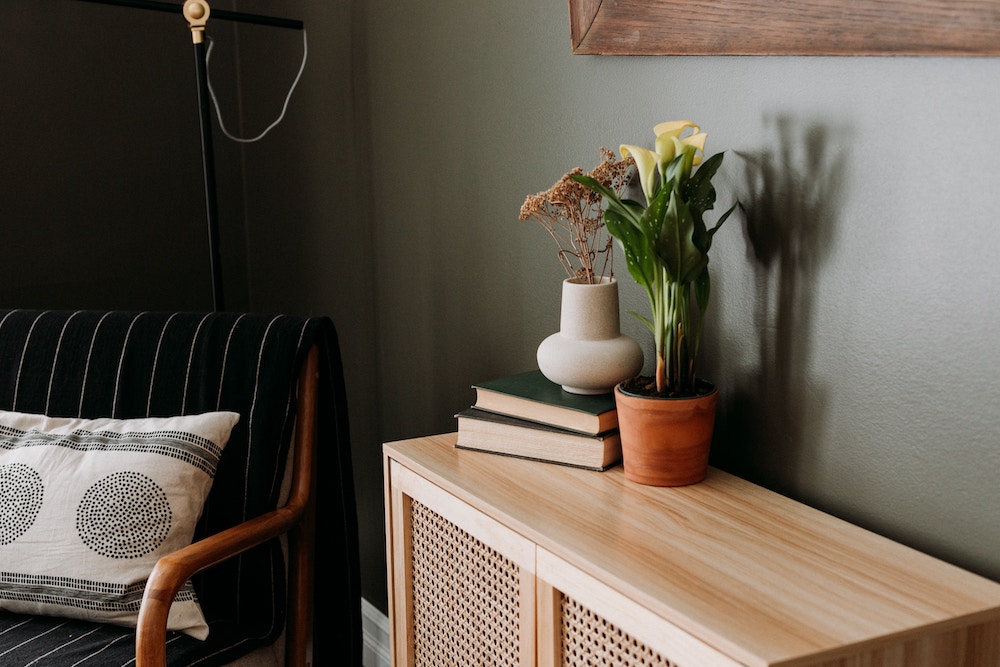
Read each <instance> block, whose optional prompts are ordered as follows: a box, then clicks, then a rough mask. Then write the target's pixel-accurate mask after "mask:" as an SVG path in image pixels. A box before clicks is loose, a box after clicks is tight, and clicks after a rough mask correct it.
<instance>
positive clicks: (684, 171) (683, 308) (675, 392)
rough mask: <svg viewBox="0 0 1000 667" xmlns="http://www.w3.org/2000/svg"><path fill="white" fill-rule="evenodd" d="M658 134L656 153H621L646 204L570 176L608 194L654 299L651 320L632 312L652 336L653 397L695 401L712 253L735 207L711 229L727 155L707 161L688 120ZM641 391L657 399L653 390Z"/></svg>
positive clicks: (612, 219)
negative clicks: (716, 181) (708, 215)
mask: <svg viewBox="0 0 1000 667" xmlns="http://www.w3.org/2000/svg"><path fill="white" fill-rule="evenodd" d="M653 132H654V133H655V134H656V143H655V147H654V149H653V150H649V149H647V148H642V147H641V146H632V145H626V144H623V145H622V146H621V147H620V148H619V152H620V153H621V155H622V157H623V158H625V157H627V156H632V158H633V159H634V160H635V164H636V168H637V170H638V172H639V182H640V185H641V187H642V192H643V195H644V196H645V199H646V203H645V205H643V204H641V203H640V202H637V201H635V200H632V199H622V198H621V197H620V196H619V195H618V193H617V192H616V191H615V190H613V189H611V188H609V187H607V186H605V185H603V184H602V183H601V182H599V181H597V180H596V179H594V178H592V177H590V176H587V175H585V174H574V175H573V176H572V178H573V179H574V180H576V181H578V182H579V183H582V184H583V185H585V186H587V187H588V188H590V189H592V190H594V191H595V192H598V193H600V194H601V195H602V196H603V198H604V201H605V205H606V208H605V211H604V223H605V225H606V226H607V229H608V233H610V234H611V236H612V237H614V238H615V239H616V240H617V241H618V243H619V245H620V246H621V248H622V250H623V251H624V254H625V262H626V264H627V266H628V270H629V273H630V274H631V275H632V278H633V279H635V281H636V282H637V283H639V285H641V286H642V287H643V288H644V289H645V290H646V293H647V295H648V296H649V305H650V309H651V311H652V312H651V317H650V318H646V317H643V316H642V315H639V314H638V313H632V314H633V315H635V316H636V317H637V318H639V319H640V320H641V321H642V322H644V323H645V325H646V326H647V327H649V329H650V331H652V333H653V340H654V346H655V352H656V376H655V392H656V395H658V396H669V397H683V396H696V395H698V394H699V393H701V392H700V391H699V388H698V379H697V376H696V374H695V361H696V360H697V358H698V348H699V343H700V340H701V330H702V319H703V318H704V316H705V311H706V309H707V308H708V301H709V296H710V293H711V283H710V279H709V274H708V251H709V249H710V248H711V247H712V237H713V236H714V235H715V232H716V231H718V230H719V228H720V227H721V226H722V224H723V223H724V222H725V221H726V219H727V218H728V217H729V215H730V214H731V213H732V212H733V210H734V209H735V208H736V206H737V205H738V202H737V203H736V204H733V205H732V206H731V207H730V208H729V210H727V211H726V212H725V213H723V214H722V216H720V218H719V220H718V222H716V224H715V226H713V227H712V228H711V229H709V228H707V226H706V224H705V219H704V214H705V212H706V211H709V210H711V209H712V208H713V206H714V204H715V197H716V193H715V188H714V186H713V185H712V177H713V176H715V173H716V171H718V169H719V167H720V166H721V165H722V158H723V154H722V153H717V154H715V155H713V156H712V157H710V158H708V159H703V157H704V148H705V139H706V137H707V135H706V133H704V132H702V131H701V128H700V127H699V126H698V125H695V124H694V123H692V122H690V121H670V122H666V123H660V124H658V125H656V126H655V127H654V128H653ZM695 167H697V169H695ZM692 294H693V296H694V306H695V307H694V308H692V302H691V297H692ZM639 393H643V394H652V393H653V387H652V386H649V387H647V388H644V389H641V390H640V391H639Z"/></svg>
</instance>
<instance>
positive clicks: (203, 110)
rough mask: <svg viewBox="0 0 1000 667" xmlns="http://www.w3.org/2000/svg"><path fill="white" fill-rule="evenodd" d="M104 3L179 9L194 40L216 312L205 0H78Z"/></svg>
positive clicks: (219, 305) (239, 17)
mask: <svg viewBox="0 0 1000 667" xmlns="http://www.w3.org/2000/svg"><path fill="white" fill-rule="evenodd" d="M81 1H82V2H96V3H101V4H105V5H119V6H122V7H133V8H136V9H151V10H156V11H163V12H174V13H177V12H180V13H183V15H184V18H185V19H187V21H188V25H189V26H190V28H191V40H192V42H193V43H194V65H195V78H196V83H197V85H198V107H199V112H200V121H201V122H200V126H201V162H202V170H203V172H204V177H205V207H206V217H207V218H208V251H209V263H210V267H211V271H212V303H213V306H214V308H215V310H216V311H222V310H224V309H225V304H224V301H223V288H222V263H221V253H220V252H219V210H218V209H219V207H218V202H217V199H216V191H215V190H216V187H215V154H214V151H213V149H212V117H211V113H210V107H209V94H208V70H207V65H206V54H205V26H206V24H207V23H208V18H209V16H210V15H211V14H212V10H211V8H210V7H209V6H208V2H206V1H205V0H185V2H184V4H183V5H176V4H173V3H169V2H158V1H156V0H81ZM215 18H217V19H224V20H227V21H238V22H241V23H255V24H258V25H269V26H275V27H279V28H293V29H296V30H302V29H303V24H302V21H297V20H294V19H283V18H278V17H274V16H263V15H260V14H247V13H245V12H229V11H224V10H223V11H216V12H215Z"/></svg>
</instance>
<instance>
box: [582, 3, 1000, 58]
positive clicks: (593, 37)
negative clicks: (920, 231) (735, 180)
mask: <svg viewBox="0 0 1000 667" xmlns="http://www.w3.org/2000/svg"><path fill="white" fill-rule="evenodd" d="M569 18H570V37H571V41H572V48H573V53H574V54H588V55H637V56H638V55H815V56H821V55H828V56H893V55H896V56H904V55H905V56H996V55H1000V2H998V0H851V1H850V2H848V1H847V0H569Z"/></svg>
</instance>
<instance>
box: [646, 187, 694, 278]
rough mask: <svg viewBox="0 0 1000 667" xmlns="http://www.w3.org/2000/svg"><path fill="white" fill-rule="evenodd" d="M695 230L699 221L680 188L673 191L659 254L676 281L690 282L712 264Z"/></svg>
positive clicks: (658, 241)
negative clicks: (701, 246) (696, 219)
mask: <svg viewBox="0 0 1000 667" xmlns="http://www.w3.org/2000/svg"><path fill="white" fill-rule="evenodd" d="M657 199H658V200H659V199H660V198H659V197H657ZM650 208H652V207H650ZM694 230H695V222H694V220H693V219H692V217H691V212H690V210H689V209H688V206H687V203H686V202H685V201H684V200H683V198H681V197H680V195H679V194H678V193H677V191H676V190H674V191H672V192H671V193H670V203H669V206H668V207H667V210H666V214H665V215H664V217H663V220H662V223H661V227H660V233H659V237H658V239H657V243H656V253H657V255H658V256H659V258H660V260H661V261H662V262H663V266H664V268H665V269H666V271H667V275H668V276H669V277H670V280H672V281H673V282H676V283H681V284H687V283H690V282H691V280H692V279H693V278H694V277H695V276H697V275H698V273H699V272H700V271H701V269H702V267H704V265H705V264H707V263H708V256H707V255H705V254H704V253H702V251H701V250H699V248H698V246H697V245H695V243H694Z"/></svg>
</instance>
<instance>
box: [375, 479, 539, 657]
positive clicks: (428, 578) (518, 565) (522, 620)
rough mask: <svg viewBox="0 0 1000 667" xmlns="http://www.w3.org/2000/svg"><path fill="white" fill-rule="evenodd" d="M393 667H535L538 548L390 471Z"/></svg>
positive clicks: (462, 505) (418, 481) (450, 498)
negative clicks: (396, 634)
mask: <svg viewBox="0 0 1000 667" xmlns="http://www.w3.org/2000/svg"><path fill="white" fill-rule="evenodd" d="M390 475H391V480H392V482H391V492H390V496H391V499H390V502H391V508H390V515H391V517H392V522H393V526H394V528H393V531H392V533H393V537H392V541H393V544H392V545H391V554H392V556H391V557H392V561H393V563H392V570H393V571H395V572H396V576H395V577H394V578H393V582H391V590H392V593H391V597H392V605H391V606H392V607H393V610H392V611H393V618H394V623H393V625H394V627H395V628H399V629H402V630H404V631H405V634H406V641H405V642H400V641H399V639H398V638H394V639H393V644H394V646H395V648H396V654H395V665H396V666H397V667H401V666H402V665H414V666H415V667H450V666H453V665H491V666H492V665H496V666H497V667H505V666H507V665H532V664H534V652H535V634H534V633H535V629H534V607H535V583H534V545H533V544H532V543H530V542H528V541H526V540H525V539H524V538H522V537H520V536H519V535H517V534H516V533H514V532H513V531H511V530H509V529H507V528H506V527H504V526H503V525H501V524H499V523H498V522H496V521H494V520H493V519H490V518H489V517H487V516H486V515H484V514H482V513H480V512H478V511H477V510H476V509H474V508H472V507H471V506H469V505H468V504H466V503H464V502H462V501H461V500H459V499H457V498H455V497H454V496H451V495H450V494H448V493H446V492H444V491H442V490H441V489H440V488H438V487H436V486H434V485H433V484H430V483H429V482H427V481H426V480H423V479H421V478H420V477H418V476H416V475H415V474H413V473H412V472H411V471H409V470H407V469H405V468H403V467H401V466H399V465H398V464H395V462H393V463H392V465H391V467H390Z"/></svg>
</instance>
